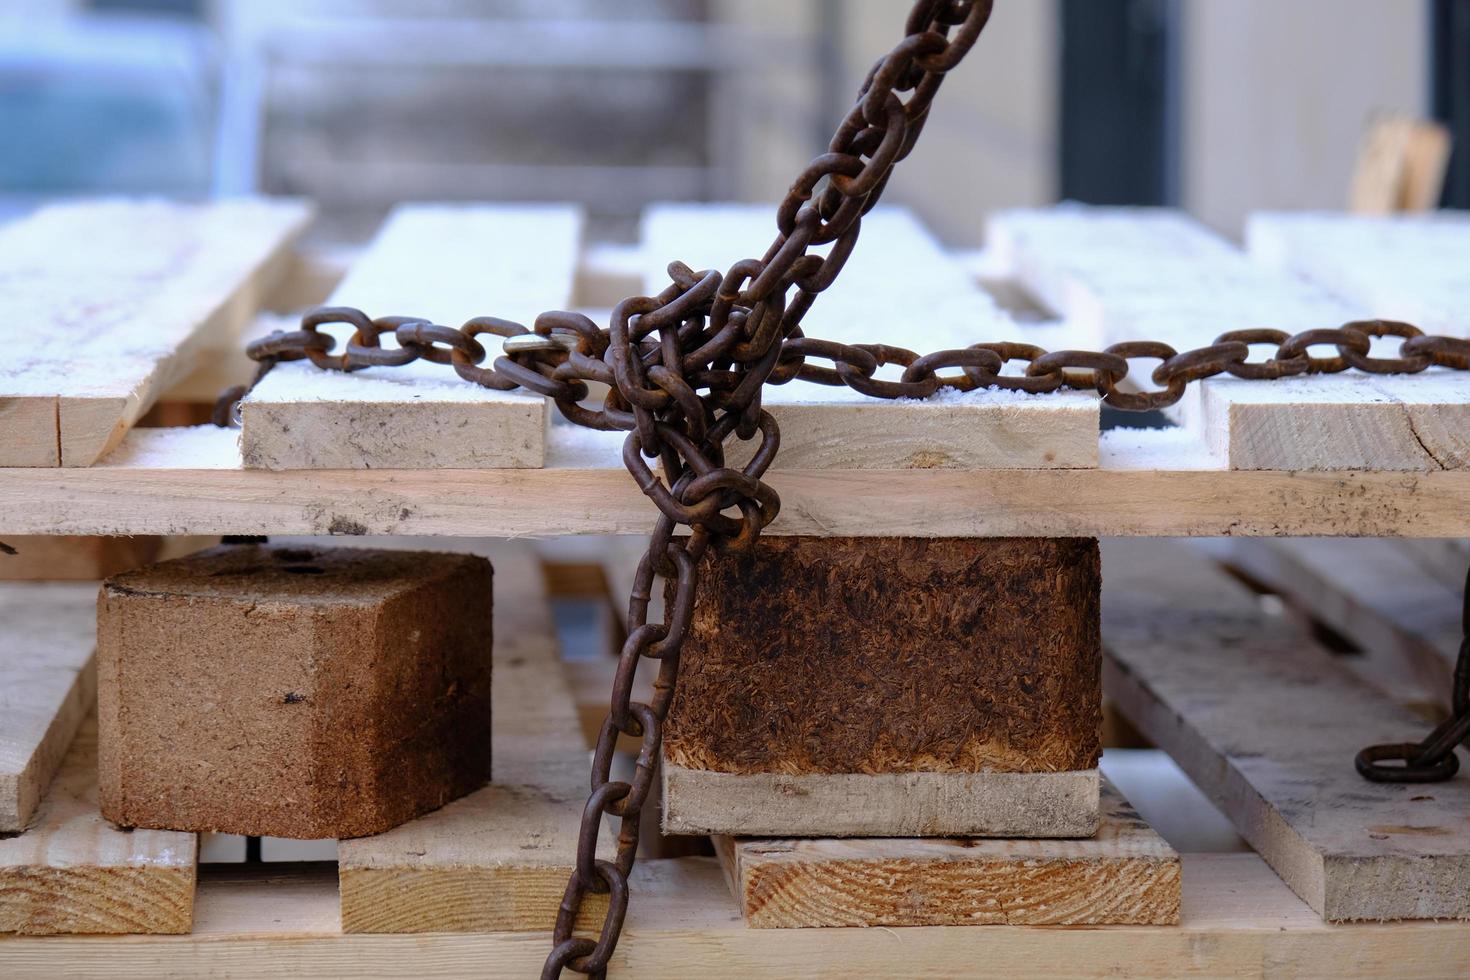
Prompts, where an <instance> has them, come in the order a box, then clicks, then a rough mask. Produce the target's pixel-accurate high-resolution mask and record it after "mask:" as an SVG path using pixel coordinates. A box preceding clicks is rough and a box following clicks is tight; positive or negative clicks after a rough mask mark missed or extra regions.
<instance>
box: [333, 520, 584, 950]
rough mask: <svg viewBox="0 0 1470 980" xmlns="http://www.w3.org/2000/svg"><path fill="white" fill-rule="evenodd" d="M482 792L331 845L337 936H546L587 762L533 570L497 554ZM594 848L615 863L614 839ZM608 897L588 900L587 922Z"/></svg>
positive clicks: (511, 548) (567, 869)
mask: <svg viewBox="0 0 1470 980" xmlns="http://www.w3.org/2000/svg"><path fill="white" fill-rule="evenodd" d="M489 556H490V558H491V560H492V562H493V563H494V566H495V646H494V680H493V688H492V697H493V709H492V710H493V719H494V720H493V726H494V758H495V763H494V775H493V776H492V779H491V783H490V785H488V786H486V787H485V788H483V789H480V790H478V791H476V792H474V793H471V794H470V795H469V796H466V797H464V798H463V799H460V800H456V801H455V802H453V803H450V804H449V805H447V806H445V807H444V808H443V809H440V810H436V811H434V812H433V813H430V814H427V815H425V816H423V817H420V818H418V819H417V820H412V821H410V822H408V823H406V824H404V825H402V826H400V827H396V828H394V829H393V830H390V831H388V832H386V833H383V834H379V835H377V836H375V837H360V838H356V839H353V840H344V841H341V842H339V844H338V868H339V878H340V888H341V900H342V931H343V932H348V933H382V932H493V931H497V930H505V931H546V930H550V929H551V927H552V925H553V924H554V920H555V918H556V909H557V905H558V903H559V902H560V901H561V896H562V892H563V890H564V889H565V887H566V882H567V876H568V875H569V874H570V873H571V871H572V859H573V856H574V855H575V853H576V849H577V848H576V844H577V831H578V827H579V824H580V822H581V815H582V803H583V801H584V798H585V796H586V790H587V766H588V757H587V750H586V747H585V746H584V745H583V742H582V736H581V731H580V729H579V727H578V723H577V714H576V707H575V705H574V704H573V701H572V695H571V691H570V688H569V687H568V685H567V682H566V678H565V676H564V674H563V671H562V666H561V664H560V663H559V662H558V659H557V653H556V638H555V635H554V633H553V628H552V622H551V609H550V605H549V603H548V601H547V599H546V595H545V591H544V586H543V583H542V575H541V570H540V567H539V566H538V563H537V562H536V560H535V557H534V556H533V555H532V554H531V552H530V549H529V548H528V547H525V546H519V545H514V544H509V543H507V544H503V545H502V544H497V545H496V546H495V547H494V548H493V549H491V550H490V551H489ZM601 843H602V847H603V850H604V851H605V852H606V853H600V854H599V856H601V857H610V856H611V847H612V844H611V840H610V839H609V837H608V835H607V834H604V835H603V839H602V842H601ZM605 908H606V898H605V897H603V896H596V895H593V896H590V897H589V898H588V900H587V902H586V903H585V904H584V906H583V913H584V916H585V917H586V919H587V921H588V922H596V921H600V918H598V917H600V916H601V915H602V912H603V911H604V910H605Z"/></svg>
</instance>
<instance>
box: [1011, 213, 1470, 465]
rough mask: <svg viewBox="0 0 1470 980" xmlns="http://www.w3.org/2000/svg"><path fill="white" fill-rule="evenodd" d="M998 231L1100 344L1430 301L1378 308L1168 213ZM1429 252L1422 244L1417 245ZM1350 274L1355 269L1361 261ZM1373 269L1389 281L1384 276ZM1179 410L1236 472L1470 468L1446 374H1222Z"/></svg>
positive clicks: (1193, 338) (1023, 224)
mask: <svg viewBox="0 0 1470 980" xmlns="http://www.w3.org/2000/svg"><path fill="white" fill-rule="evenodd" d="M1446 224H1448V223H1446ZM989 233H990V237H991V240H992V242H993V244H994V247H995V248H996V250H997V252H998V253H999V254H1000V255H1001V256H1002V257H1003V258H1004V259H1005V260H1006V261H1007V262H1008V263H1009V265H1010V267H1011V268H1012V270H1013V271H1014V273H1015V274H1016V275H1017V276H1018V277H1019V278H1020V280H1021V281H1022V282H1023V283H1024V284H1025V285H1027V286H1028V287H1029V288H1031V289H1032V290H1033V291H1035V292H1036V293H1037V294H1038V295H1040V296H1041V297H1042V298H1043V299H1044V300H1046V301H1047V302H1048V303H1050V304H1051V305H1052V306H1053V308H1055V309H1057V310H1059V311H1060V312H1062V313H1063V314H1064V315H1065V316H1066V317H1067V318H1068V319H1070V320H1075V321H1077V322H1079V323H1081V324H1083V325H1084V326H1086V327H1087V328H1088V329H1090V330H1092V331H1094V332H1095V333H1096V334H1097V335H1098V336H1099V337H1101V338H1102V342H1103V343H1118V342H1122V341H1128V340H1139V339H1149V340H1162V341H1164V342H1165V343H1168V344H1170V345H1172V346H1173V347H1175V348H1177V349H1178V350H1188V349H1191V348H1195V347H1202V346H1205V345H1207V344H1210V343H1212V342H1213V341H1214V339H1215V337H1217V336H1218V335H1219V334H1221V333H1224V332H1225V331H1227V330H1235V329H1240V328H1241V325H1242V324H1266V323H1269V324H1270V325H1271V326H1272V327H1274V328H1277V329H1281V330H1285V331H1286V332H1287V333H1295V332H1298V331H1300V330H1306V329H1311V328H1317V327H1323V326H1337V325H1338V324H1341V323H1344V322H1347V321H1349V320H1357V319H1367V318H1372V317H1378V316H1381V317H1388V318H1393V319H1409V320H1415V316H1414V314H1413V312H1412V310H1414V309H1417V308H1419V304H1417V303H1399V302H1393V303H1388V304H1386V305H1385V304H1382V303H1381V302H1380V303H1378V304H1376V305H1375V304H1374V303H1370V302H1369V301H1368V300H1367V299H1366V297H1365V296H1363V295H1362V294H1352V293H1345V292H1338V291H1336V290H1334V289H1333V288H1331V286H1330V285H1329V284H1327V283H1325V282H1314V281H1309V280H1307V279H1304V278H1302V277H1301V276H1300V275H1299V274H1297V273H1296V272H1295V271H1292V270H1286V269H1283V268H1281V267H1280V264H1279V263H1277V264H1273V263H1271V262H1264V261H1252V260H1251V258H1249V257H1247V256H1246V255H1245V254H1244V253H1242V252H1241V251H1240V250H1238V249H1236V248H1235V247H1234V246H1233V245H1231V244H1230V243H1228V242H1226V241H1225V240H1224V239H1222V238H1219V237H1218V236H1216V235H1215V234H1214V233H1213V232H1210V231H1208V230H1207V229H1205V228H1204V226H1202V225H1200V224H1198V223H1196V222H1194V221H1192V220H1191V219H1189V218H1187V217H1185V216H1184V215H1183V214H1181V213H1178V212H1175V211H1170V210H1167V209H1151V208H1089V207H1082V206H1063V207H1059V208H1053V209H1044V210H1030V211H1012V212H1003V213H1001V214H999V215H996V216H995V217H994V218H993V219H992V221H991V224H990V227H989ZM1437 240H1438V239H1437ZM1461 247H1462V248H1463V245H1462V246H1461ZM1424 250H1425V249H1424V247H1423V246H1422V245H1421V246H1420V247H1419V249H1418V250H1417V251H1419V252H1420V253H1422V252H1423V251H1424ZM1254 251H1255V250H1254V249H1253V254H1254ZM1353 259H1354V260H1356V261H1359V262H1363V263H1365V264H1366V263H1369V262H1372V261H1373V260H1372V259H1371V258H1368V257H1367V256H1363V255H1355V256H1353ZM1396 264H1397V263H1396ZM1431 265H1433V266H1434V267H1436V268H1438V269H1440V270H1443V271H1442V274H1441V278H1442V279H1443V278H1445V277H1448V278H1450V279H1451V280H1453V281H1452V282H1449V283H1446V282H1440V283H1439V284H1438V290H1437V293H1436V294H1437V295H1441V296H1444V295H1449V296H1454V297H1456V298H1455V299H1454V302H1455V303H1456V305H1457V306H1458V307H1463V305H1464V298H1465V296H1466V295H1467V290H1470V283H1467V282H1466V281H1465V280H1464V278H1463V276H1462V275H1461V274H1460V273H1458V272H1456V271H1454V270H1452V269H1451V268H1449V267H1448V266H1447V264H1446V263H1445V261H1444V260H1442V259H1441V260H1439V261H1438V262H1437V263H1431ZM1344 275H1347V276H1351V275H1353V271H1352V267H1351V266H1349V268H1348V269H1347V270H1345V272H1344ZM1364 275H1365V276H1367V277H1374V276H1381V270H1372V271H1367V270H1365V272H1364ZM1422 275H1423V274H1422V273H1421V275H1420V277H1421V278H1422ZM1416 322H1417V321H1416ZM1463 329H1464V328H1463V326H1457V327H1456V328H1455V330H1456V331H1460V330H1463ZM1397 343H1398V341H1397V339H1395V338H1389V339H1387V340H1384V341H1382V342H1380V343H1378V344H1375V347H1374V351H1373V354H1374V355H1375V356H1380V357H1381V356H1391V355H1392V352H1393V351H1394V350H1396V347H1397ZM1260 354H1261V351H1260V349H1257V351H1256V357H1257V358H1259V356H1260ZM1140 384H1143V386H1144V387H1153V386H1152V385H1150V384H1144V383H1143V382H1140ZM1171 412H1172V414H1174V415H1175V417H1176V418H1178V419H1179V420H1180V422H1181V424H1183V425H1184V426H1185V427H1186V428H1187V429H1189V430H1190V431H1192V432H1194V433H1196V434H1198V436H1199V437H1200V438H1202V439H1204V440H1206V441H1207V442H1208V443H1209V445H1210V446H1211V448H1212V450H1213V451H1214V453H1215V454H1216V455H1217V456H1218V457H1219V458H1220V460H1221V461H1222V462H1223V463H1224V464H1225V465H1227V466H1228V467H1229V468H1230V469H1234V470H1251V469H1270V470H1339V469H1375V470H1405V471H1433V470H1440V469H1462V468H1464V467H1466V466H1470V436H1467V433H1470V396H1467V394H1466V386H1465V385H1464V384H1463V381H1462V380H1461V379H1458V378H1455V377H1453V376H1451V375H1449V374H1448V372H1447V371H1446V369H1440V368H1435V369H1432V370H1430V371H1426V372H1424V373H1423V374H1419V375H1414V376H1405V377H1386V376H1381V375H1371V376H1370V375H1366V374H1362V373H1359V372H1355V371H1353V372H1347V373H1344V374H1341V375H1335V376H1332V377H1330V378H1323V377H1309V378H1290V379H1282V380H1280V381H1276V382H1271V383H1269V384H1267V383H1262V382H1259V381H1248V380H1242V379H1236V378H1230V377H1219V378H1215V379H1211V380H1209V381H1206V382H1203V383H1202V384H1200V385H1198V386H1195V387H1193V388H1191V390H1190V391H1189V392H1188V393H1187V394H1186V396H1185V398H1184V400H1183V401H1181V402H1180V403H1179V405H1178V406H1176V407H1175V408H1174V409H1172V410H1171Z"/></svg>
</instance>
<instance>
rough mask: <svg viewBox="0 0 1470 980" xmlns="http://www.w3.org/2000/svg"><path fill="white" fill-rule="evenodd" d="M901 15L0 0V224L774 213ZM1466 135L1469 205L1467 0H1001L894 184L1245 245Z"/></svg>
mask: <svg viewBox="0 0 1470 980" xmlns="http://www.w3.org/2000/svg"><path fill="white" fill-rule="evenodd" d="M906 8H907V4H906V3H902V2H898V0H891V2H876V0H617V2H606V0H604V2H594V0H559V2H557V3H554V4H553V3H545V2H542V3H533V2H530V0H418V2H410V0H0V132H3V133H4V136H5V138H4V139H3V140H0V210H3V211H4V212H7V213H11V214H13V213H19V212H22V211H24V210H27V209H29V208H30V207H33V206H34V205H35V204H36V203H37V202H38V201H41V200H44V199H47V198H51V197H57V196H69V195H75V194H94V193H161V194H169V195H176V196H185V197H204V196H209V195H214V194H239V193H251V192H263V193H268V194H283V195H301V196H306V197H310V198H313V199H314V200H316V201H317V202H318V204H319V206H320V208H321V211H322V215H323V217H322V220H321V221H320V222H319V224H318V227H317V229H316V231H315V232H314V235H315V236H316V237H317V238H318V239H319V240H325V241H328V242H344V243H346V242H352V241H356V240H361V239H363V238H365V237H366V236H367V235H368V234H369V233H370V232H371V231H372V229H373V228H374V226H375V225H376V223H377V222H378V220H379V219H380V218H381V216H382V215H383V214H384V213H385V212H386V210H387V208H388V206H389V205H391V204H392V203H394V202H398V201H409V200H476V199H483V200H572V201H580V202H583V203H585V204H587V205H588V207H589V208H590V209H591V216H592V219H593V225H592V227H593V230H594V233H597V234H599V237H604V238H608V239H611V240H617V239H620V238H622V239H627V238H631V237H632V235H633V234H634V231H633V229H634V219H635V217H636V215H637V214H638V212H639V210H640V209H641V208H642V206H643V205H644V204H646V203H647V202H649V201H653V200H754V201H766V200H775V199H776V198H778V197H779V196H780V195H781V193H782V192H783V191H784V190H785V188H786V186H787V184H788V183H789V181H790V179H791V178H792V176H793V175H794V174H795V173H796V171H797V170H798V169H799V167H800V166H801V165H802V164H804V163H805V161H806V160H807V159H809V158H810V157H811V156H812V155H813V154H815V153H817V152H819V151H820V150H821V149H823V148H824V146H825V144H826V141H827V139H828V137H829V136H830V134H831V130H832V128H833V126H834V124H835V122H836V120H837V119H838V118H839V117H840V115H841V114H842V112H843V111H844V110H845V108H846V107H847V106H848V105H849V104H850V102H851V100H852V97H853V95H854V93H855V92H856V89H857V86H858V84H859V82H860V81H861V79H862V76H863V74H864V72H865V71H866V69H867V67H868V66H869V65H870V64H871V62H872V60H873V59H874V58H876V57H877V56H878V55H879V54H880V53H882V52H883V51H885V50H886V49H887V48H888V47H889V46H891V44H892V43H893V41H894V39H895V38H896V37H897V34H898V31H899V29H900V25H901V23H902V20H903V16H904V11H905V10H906ZM1383 113H1400V114H1406V115H1408V116H1410V117H1414V118H1420V119H1438V120H1440V121H1442V122H1443V124H1444V126H1445V128H1446V130H1447V131H1448V132H1449V133H1450V134H1451V135H1452V136H1453V137H1454V138H1455V143H1456V145H1457V146H1458V150H1457V151H1456V152H1455V153H1453V154H1452V156H1451V157H1450V159H1449V164H1448V173H1447V179H1446V181H1445V189H1444V194H1443V201H1442V203H1444V204H1447V205H1453V206H1460V207H1466V206H1470V0H1000V2H998V3H997V5H996V12H995V14H994V16H993V18H992V20H991V23H990V26H989V27H988V28H987V30H986V33H985V35H984V36H983V37H982V39H981V42H980V45H979V47H978V48H977V50H976V53H975V54H974V55H973V56H972V57H970V58H969V59H967V60H966V61H965V62H964V63H963V64H962V65H961V67H960V68H959V69H958V70H957V71H955V72H954V74H953V75H952V76H951V77H950V79H949V81H948V82H947V83H946V86H945V91H944V93H943V95H942V96H941V98H940V100H939V101H938V102H937V103H936V110H935V112H934V113H933V115H932V117H931V120H930V123H929V126H928V128H927V130H926V132H925V138H924V141H923V143H922V144H921V145H920V148H919V150H918V152H916V153H915V154H914V156H913V157H912V158H911V159H910V161H909V162H907V163H906V165H905V166H904V167H902V168H900V170H899V172H898V174H897V176H896V178H895V179H894V181H893V184H892V185H891V187H890V189H889V191H888V194H887V198H888V200H890V201H893V202H897V203H903V204H907V205H909V206H910V207H912V208H913V209H915V210H916V211H917V212H918V213H919V214H920V215H921V216H922V217H923V218H924V219H925V220H926V221H927V222H928V223H929V224H930V225H931V227H933V228H934V229H935V230H936V231H937V232H938V233H939V234H940V235H941V236H942V237H943V238H944V239H945V240H946V241H947V242H948V243H949V244H951V245H954V246H970V245H976V244H979V238H980V231H981V226H982V216H983V215H984V213H985V212H987V211H989V210H992V209H995V208H998V207H1004V206H1011V205H1031V204H1044V203H1048V202H1052V201H1055V200H1059V199H1064V198H1070V199H1076V200H1082V201H1088V202H1094V203H1137V204H1174V205H1178V206H1181V207H1183V208H1185V209H1186V210H1188V211H1190V212H1191V213H1193V214H1194V215H1196V216H1197V217H1199V218H1201V219H1202V220H1204V221H1205V222H1206V223H1208V224H1210V225H1212V226H1213V227H1215V228H1216V229H1218V230H1220V231H1222V232H1224V233H1225V234H1227V235H1230V236H1237V235H1238V234H1239V232H1240V228H1241V222H1242V219H1243V217H1244V215H1245V214H1246V213H1247V212H1248V211H1250V210H1256V209H1262V208H1340V207H1343V206H1344V205H1345V204H1346V202H1347V199H1348V195H1349V188H1350V184H1351V182H1352V176H1353V171H1354V166H1355V162H1356V161H1357V159H1358V157H1359V151H1360V147H1361V145H1362V142H1363V139H1364V133H1365V131H1366V127H1367V126H1368V124H1369V121H1370V120H1372V119H1373V118H1375V116H1376V115H1381V114H1383Z"/></svg>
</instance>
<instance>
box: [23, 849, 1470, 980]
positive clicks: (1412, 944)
mask: <svg viewBox="0 0 1470 980" xmlns="http://www.w3.org/2000/svg"><path fill="white" fill-rule="evenodd" d="M1182 863H1183V874H1182V876H1181V886H1182V896H1181V897H1182V901H1181V914H1180V924H1179V926H1177V927H1158V926H1108V927H1083V928H1065V927H1062V928H1048V929H1038V928H1034V927H1029V926H978V927H973V928H955V927H946V926H918V927H914V928H910V929H901V930H890V929H841V930H830V929H783V930H754V929H748V928H746V926H745V925H744V923H743V922H742V921H741V920H740V915H739V912H738V910H737V909H736V908H735V906H734V904H733V903H732V902H731V901H730V897H729V891H728V888H727V886H726V884H725V881H724V879H723V876H722V874H721V871H720V868H719V866H718V863H717V862H716V861H715V860H714V859H713V858H681V859H678V860H667V861H652V862H647V863H640V865H639V866H638V867H637V868H635V870H634V872H633V877H632V882H631V885H632V887H633V889H634V891H635V894H637V895H638V896H639V900H638V901H634V902H633V903H631V904H630V906H629V910H628V925H627V930H626V931H625V933H624V937H623V941H622V942H621V943H619V945H618V950H617V952H616V953H615V954H614V956H613V959H612V962H611V970H612V971H616V973H617V974H618V975H628V976H641V977H649V978H652V980H665V978H666V980H675V978H681V980H682V978H684V977H688V976H690V975H700V974H708V975H718V974H719V973H720V972H721V971H722V970H728V969H729V967H730V965H731V964H738V965H739V968H740V970H741V973H742V975H744V976H750V977H758V978H772V980H777V978H781V980H784V978H788V977H791V976H793V975H799V976H810V977H820V976H834V977H835V976H848V975H851V972H852V969H853V966H854V964H858V965H860V966H861V968H862V969H865V970H867V971H869V972H872V973H873V974H875V975H880V976H884V975H897V976H902V975H909V974H912V973H913V972H914V971H915V969H916V968H922V969H923V970H925V971H926V972H929V973H934V974H939V975H945V974H952V975H957V976H969V975H973V973H974V972H975V970H976V969H977V964H983V966H984V969H985V970H987V971H989V972H993V973H996V974H1004V975H1006V976H1015V977H1054V976H1059V975H1067V976H1082V977H1095V978H1099V980H1100V978H1105V977H1114V976H1119V975H1129V976H1157V977H1166V976H1167V977H1174V976H1190V975H1195V976H1198V975H1214V976H1219V975H1241V976H1254V975H1259V974H1260V972H1261V970H1262V968H1263V967H1262V964H1267V963H1269V964H1272V965H1273V967H1274V968H1276V969H1279V970H1281V971H1283V972H1290V971H1295V972H1299V973H1311V974H1317V975H1331V976H1338V977H1345V978H1346V977H1374V976H1395V977H1404V978H1425V980H1428V978H1438V977H1445V976H1463V975H1465V974H1467V973H1470V936H1467V934H1466V931H1465V929H1464V928H1463V927H1462V926H1458V925H1455V924H1451V923H1433V922H1397V923H1384V924H1362V925H1355V926H1351V927H1346V928H1344V927H1339V926H1329V925H1326V924H1324V923H1323V922H1322V921H1321V920H1320V919H1319V918H1318V917H1317V915H1316V914H1315V913H1313V912H1312V911H1311V910H1310V909H1309V908H1307V907H1306V906H1305V905H1304V904H1303V903H1302V902H1301V901H1300V900H1298V899H1297V898H1296V897H1295V896H1294V895H1292V894H1291V892H1290V891H1289V890H1287V888H1286V887H1285V886H1284V885H1282V884H1281V882H1280V880H1279V879H1277V878H1276V876H1275V875H1274V874H1272V873H1271V870H1270V869H1269V868H1268V867H1266V865H1265V864H1264V863H1263V862H1262V861H1261V860H1260V858H1258V857H1256V856H1255V855H1251V854H1228V855H1192V854H1186V855H1183V857H1182ZM549 942H550V937H549V935H548V934H546V933H533V932H521V933H506V932H501V933H479V934H458V933H438V934H428V935H397V936H394V935H344V934H342V933H341V932H340V929H339V923H338V920H337V895H336V882H335V876H333V875H332V874H331V871H330V869H321V870H319V871H316V872H311V871H305V872H304V873H292V874H290V875H283V874H282V873H280V871H278V870H274V869H273V870H271V871H269V872H267V873H264V874H262V873H260V872H241V871H231V872H229V873H226V874H222V875H219V874H210V873H206V874H205V875H204V877H203V879H202V880H201V882H200V887H199V897H198V914H197V922H196V928H195V931H194V933H193V934H192V935H188V936H177V937H164V936H125V937H49V938H29V937H14V938H0V965H3V966H4V968H5V970H6V975H7V977H11V978H14V980H33V978H43V977H44V978H49V977H53V976H55V975H56V973H57V972H58V970H62V969H64V970H66V971H67V973H68V975H71V976H78V977H99V978H100V977H109V978H121V980H128V978H134V977H137V978H143V977H149V978H151V977H155V976H158V975H160V974H166V973H169V972H173V973H188V974H198V973H214V974H218V975H229V976H231V977H239V978H242V980H249V978H261V980H265V978H271V977H278V976H280V975H281V974H282V972H290V973H291V974H292V975H293V976H301V977H338V976H342V975H344V974H347V975H356V976H364V975H368V976H383V975H400V974H403V975H412V976H415V977H424V978H430V977H461V976H463V975H464V973H465V970H466V964H472V965H473V968H474V969H475V970H477V971H478V972H479V973H480V974H481V975H483V976H489V977H495V978H501V977H504V978H512V977H524V976H528V975H534V974H535V973H536V971H538V970H539V969H540V968H541V962H542V960H543V959H544V958H545V955H546V951H547V949H548V948H549Z"/></svg>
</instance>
